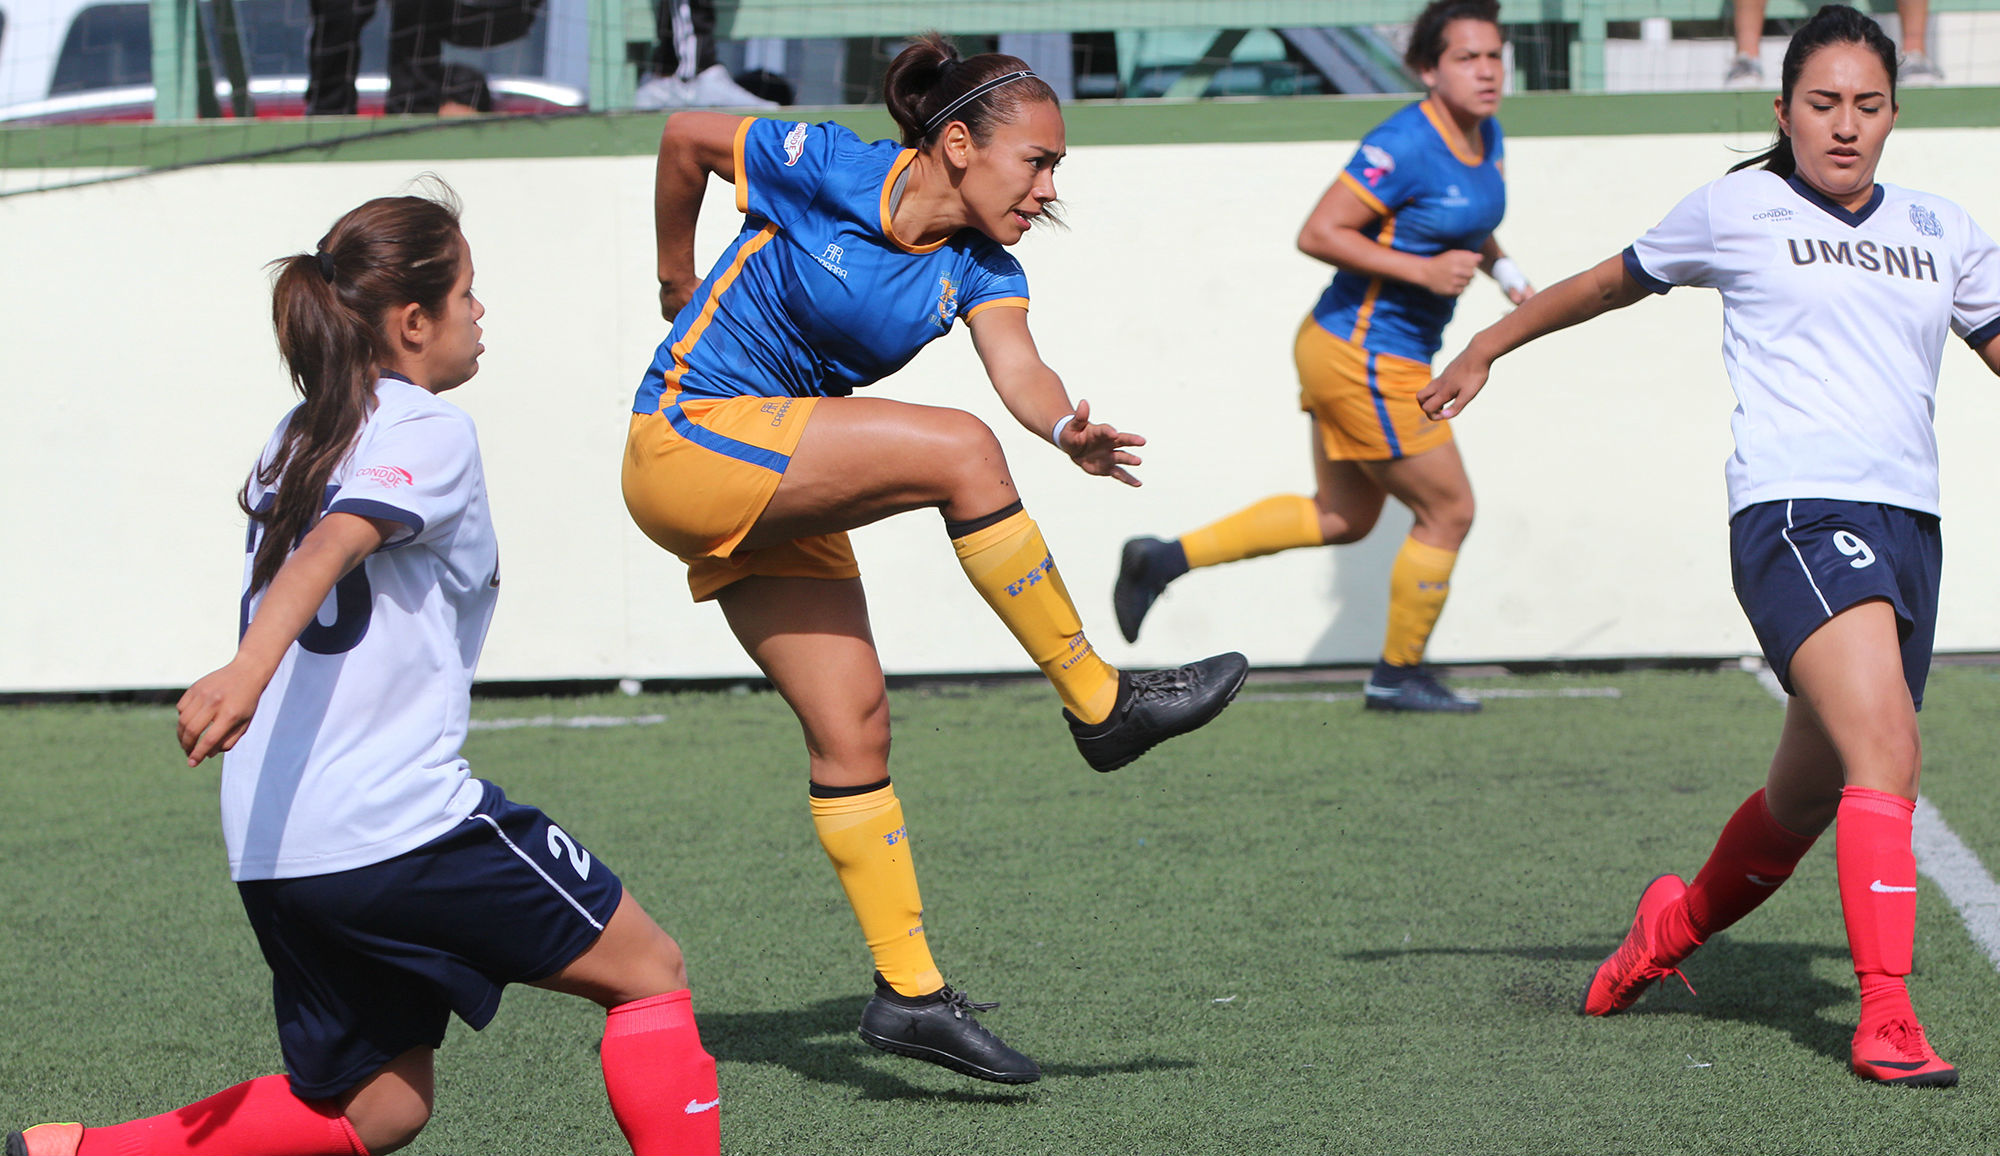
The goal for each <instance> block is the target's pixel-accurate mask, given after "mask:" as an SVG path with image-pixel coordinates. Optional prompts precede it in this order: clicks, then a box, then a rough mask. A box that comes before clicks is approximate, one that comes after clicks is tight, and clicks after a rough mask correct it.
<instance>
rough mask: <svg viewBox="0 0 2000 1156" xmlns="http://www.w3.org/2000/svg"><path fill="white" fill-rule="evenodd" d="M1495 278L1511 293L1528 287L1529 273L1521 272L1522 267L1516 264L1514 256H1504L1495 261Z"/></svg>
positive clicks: (1501, 286)
mask: <svg viewBox="0 0 2000 1156" xmlns="http://www.w3.org/2000/svg"><path fill="white" fill-rule="evenodd" d="M1493 279H1494V280H1495V281H1498V282H1499V283H1500V288H1502V289H1505V290H1506V291H1507V292H1509V293H1518V292H1520V291H1521V290H1523V289H1526V288H1527V287H1528V275H1527V274H1526V273H1523V272H1521V267H1520V266H1519V265H1516V264H1514V258H1512V257H1502V258H1500V259H1499V260H1498V261H1495V262H1493Z"/></svg>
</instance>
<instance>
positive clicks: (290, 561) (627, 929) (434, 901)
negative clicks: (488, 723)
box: [6, 190, 720, 1156]
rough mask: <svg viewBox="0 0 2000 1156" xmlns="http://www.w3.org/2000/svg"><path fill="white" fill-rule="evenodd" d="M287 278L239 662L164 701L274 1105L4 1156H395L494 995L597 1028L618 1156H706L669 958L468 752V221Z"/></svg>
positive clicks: (483, 588) (659, 935) (330, 257)
mask: <svg viewBox="0 0 2000 1156" xmlns="http://www.w3.org/2000/svg"><path fill="white" fill-rule="evenodd" d="M440 195H441V196H444V197H448V196H449V191H448V190H441V191H440ZM276 267H277V269H278V273H277V277H276V285H275V289H274V302H273V308H272V313H273V316H274V319H275V321H276V325H277V330H278V348H279V350H280V352H281V353H282V354H283V355H284V358H285V361H286V363H287V364H288V365H289V366H290V369H291V376H292V381H293V383H294V384H295V385H296V386H297V387H298V389H299V392H300V393H302V394H303V395H304V397H305V401H304V402H303V403H302V404H300V405H299V406H298V407H297V408H295V409H294V410H292V412H291V413H289V414H287V415H286V417H285V419H284V420H283V421H281V422H280V423H279V424H278V429H277V432H276V433H274V434H273V435H272V437H271V440H270V443H269V445H267V446H266V448H265V450H264V452H263V454H262V456H261V457H259V459H258V461H257V466H256V468H255V470H254V471H253V472H252V474H251V476H250V479H249V480H248V481H247V482H246V483H245V484H244V487H243V493H242V495H241V502H242V505H243V509H244V511H245V512H246V513H248V514H249V516H250V525H251V532H250V545H249V550H250V558H249V560H248V562H247V564H246V566H245V584H244V595H243V632H242V643H241V645H240V647H239V648H238V650H237V652H236V657H235V659H234V660H233V661H231V662H230V663H229V665H227V666H225V667H223V668H222V669H221V670H218V671H215V672H214V673H212V674H209V675H207V676H205V677H203V678H202V679H201V680H200V681H198V682H196V683H195V684H194V685H193V686H192V687H190V688H189V689H188V692H187V693H186V694H185V695H183V696H182V698H181V700H180V726H179V738H180V743H181V747H182V749H183V750H185V751H186V752H187V756H188V765H189V766H194V765H196V764H198V763H200V762H201V761H202V760H203V759H206V758H208V757H209V756H210V755H213V754H215V753H217V752H220V751H227V752H229V753H228V755H227V757H226V758H224V760H223V770H222V821H223V834H224V836H225V839H226V841H227V843H228V847H229V865H230V874H231V875H232V876H233V877H234V878H235V879H236V881H237V886H238V888H239V889H240V891H241V893H242V897H243V906H244V909H245V910H246V911H247V912H248V913H249V916H250V923H251V926H252V927H253V928H255V929H256V932H257V939H258V942H259V944H260V945H261V946H262V948H263V950H264V958H265V960H266V961H267V962H268V963H269V964H270V966H271V970H272V973H273V977H274V983H273V985H272V991H273V997H274V1002H275V1004H276V1009H277V1018H278V1039H279V1043H280V1046H281V1048H282V1051H283V1053H284V1057H285V1068H286V1071H287V1073H288V1074H289V1078H288V1077H287V1076H277V1075H273V1076H265V1077H263V1078H261V1079H257V1080H252V1081H250V1082H248V1083H245V1084H239V1085H237V1086H236V1087H233V1088H230V1089H227V1090H226V1091H223V1092H219V1093H217V1094H216V1095H214V1096H211V1097H209V1098H208V1099H206V1100H202V1101H200V1102H198V1103H195V1104H191V1105H189V1106H187V1107H185V1108H180V1109H177V1110H175V1111H172V1112H168V1113H166V1114H165V1115H161V1116H154V1117H151V1118H149V1119H143V1120H134V1121H131V1122H129V1123H125V1124H118V1125H113V1126H111V1127H90V1128H85V1127H83V1126H81V1125H78V1124H44V1125H41V1126H39V1127H35V1128H30V1129H28V1130H27V1132H25V1133H14V1134H12V1135H10V1136H9V1137H8V1138H7V1142H6V1143H7V1147H6V1151H7V1153H8V1156H100V1154H115V1156H125V1154H131V1156H138V1154H144V1156H169V1154H172V1153H204V1154H209V1156H223V1154H228V1153H241V1154H242V1156H313V1154H320V1153H326V1154H343V1156H344V1154H349V1153H352V1154H356V1156H365V1154H367V1153H378V1154H379V1153H383V1152H392V1151H394V1150H396V1149H398V1148H401V1147H402V1146H403V1145H405V1144H407V1143H409V1142H410V1140H411V1139H413V1138H414V1137H415V1136H416V1134H417V1132H418V1131H419V1130H420V1129H421V1128H423V1126H424V1124H425V1122H426V1121H427V1120H428V1119H429V1117H430V1112H431V1090H432V1074H431V1061H432V1055H433V1053H434V1052H435V1051H436V1049H437V1047H438V1045H439V1044H440V1043H441V1042H443V1039H444V1031H445V1025H446V1021H447V1020H448V1019H449V1018H450V1015H451V1013H452V1012H457V1013H458V1015H459V1017H460V1018H461V1019H463V1020H465V1021H466V1022H467V1023H469V1024H471V1025H472V1026H473V1027H475V1028H480V1027H484V1026H485V1025H486V1023H487V1021H488V1020H490V1019H491V1018H492V1017H493V1013H494V1011H495V1009H496V1008H497V1007H498V1005H499V1002H500V993H501V989H502V988H503V987H505V985H507V984H509V983H530V984H534V985H535V986H537V987H545V988H549V989H551V990H554V991H563V992H570V993H572V994H575V995H580V996H583V997H584V998H586V999H590V1000H593V1001H595V1002H597V1003H599V1004H601V1005H603V1006H604V1007H605V1008H606V1009H607V1011H608V1015H607V1016H606V1018H605V1024H604V1040H603V1045H602V1048H601V1051H602V1063H603V1068H604V1081H605V1088H606V1090H607V1091H608V1092H609V1094H610V1099H611V1108H612V1112H613V1113H614V1114H615V1115H616V1117H617V1119H618V1124H619V1127H620V1128H622V1129H623V1130H624V1132H625V1136H626V1139H627V1140H628V1141H629V1142H630V1143H631V1145H632V1151H633V1152H634V1153H654V1154H673V1153H699V1152H711V1153H712V1152H716V1151H718V1149H719V1145H720V1140H719V1132H718V1129H717V1124H716V1118H717V1104H718V1100H719V1097H718V1096H717V1094H716V1081H715V1061H714V1060H713V1059H711V1058H710V1057H709V1055H708V1053H707V1052H705V1051H703V1049H702V1046H701V1040H700V1038H699V1036H698V1035H697V1033H696V1030H695V1022H694V1016H693V1014H692V1013H691V1012H690V1010H689V1005H688V992H687V974H686V970H685V968H684V966H683V964H682V961H681V954H680V949H679V948H678V947H677V946H675V944H674V941H673V940H672V939H670V938H668V937H667V935H666V933H665V932H663V931H661V930H660V929H659V927H657V926H656V925H655V924H654V923H653V921H652V920H651V919H650V918H649V917H648V916H647V915H646V913H645V912H644V911H643V910H641V909H640V907H639V904H638V902H637V901H636V900H634V899H633V898H632V897H631V896H630V895H628V894H626V893H625V890H624V888H623V886H622V885H621V884H620V883H619V881H618V877H617V876H616V875H614V874H613V873H612V872H611V870H610V869H609V868H608V867H607V866H606V865H605V864H604V863H603V862H602V861H600V860H598V859H597V858H596V857H594V856H593V855H592V854H591V853H590V852H589V851H588V850H586V849H584V847H583V846H582V845H581V844H579V843H578V842H577V840H576V839H575V837H574V836H572V835H570V834H569V833H568V832H566V831H564V830H563V829H562V828H561V827H558V826H557V825H556V824H555V823H554V822H552V821H551V820H550V819H549V817H548V816H546V815H544V814H543V813H542V812H540V811H538V810H536V809H535V808H533V807H530V806H525V805H523V804H521V803H516V802H512V801H510V800H509V799H508V798H507V797H506V796H505V795H504V794H503V793H502V792H501V790H500V788H498V787H496V786H494V785H493V784H491V783H488V782H484V781H482V780H479V779H476V778H473V777H471V775H470V774H469V773H468V768H467V766H466V762H465V759H464V758H463V757H461V756H460V754H459V745H460V743H461V742H462V741H463V740H464V738H465V733H466V723H467V715H468V711H469V707H470V702H471V699H470V688H471V685H472V672H473V666H474V663H475V661H476V659H477V657H478V654H479V648H480V645H481V643H482V642H483V641H484V639H485V636H486V627H487V623H488V622H489V621H490V620H491V618H492V614H493V605H494V601H495V599H496V598H497V596H498V594H499V585H500V575H499V551H498V547H497V545H496V544H495V541H494V536H493V523H492V519H491V517H490V515H489V514H488V511H487V503H486V484H485V476H484V473H483V471H482V468H481V465H480V458H479V443H478V441H477V438H476V436H475V434H474V431H473V427H472V421H471V419H470V418H468V417H467V416H466V415H465V413H464V412H463V411H461V410H459V409H458V408H457V407H455V406H452V405H450V404H449V403H447V402H445V401H443V400H441V399H440V398H439V397H438V396H437V395H439V394H441V393H443V392H445V391H446V390H449V389H453V388H455V387H457V386H459V385H462V384H464V383H465V382H466V380H467V379H469V378H471V377H472V375H473V374H474V373H475V372H477V371H478V368H479V355H480V353H481V352H483V351H484V349H485V347H484V346H482V345H481V344H480V343H479V338H480V326H479V319H480V317H481V315H482V314H483V313H484V312H485V309H484V307H483V306H481V305H480V303H479V302H478V300H477V299H476V298H474V297H473V294H472V254H471V251H470V249H469V248H467V246H466V242H465V239H464V237H463V236H462V235H461V234H460V232H459V226H458V211H457V208H456V206H455V205H453V204H451V203H449V202H448V201H442V200H431V199H426V198H423V197H414V196H409V197H392V198H383V199H380V200H374V201H370V202H368V203H367V204H365V205H362V206H361V207H360V208H358V209H355V210H354V211H352V212H350V213H348V214H347V215H346V216H344V217H342V218H341V219H340V220H339V221H337V222H336V223H335V224H334V226H333V228H332V230H331V231H329V232H328V233H327V234H326V236H325V237H324V238H322V239H321V240H320V243H319V250H318V252H316V253H312V254H298V255H295V256H292V257H288V258H285V259H284V260H282V261H279V262H277V263H276ZM329 612H330V613H329ZM524 1147H526V1148H528V1149H537V1148H540V1149H559V1148H560V1147H561V1145H560V1144H559V1143H543V1144H535V1143H526V1144H524Z"/></svg>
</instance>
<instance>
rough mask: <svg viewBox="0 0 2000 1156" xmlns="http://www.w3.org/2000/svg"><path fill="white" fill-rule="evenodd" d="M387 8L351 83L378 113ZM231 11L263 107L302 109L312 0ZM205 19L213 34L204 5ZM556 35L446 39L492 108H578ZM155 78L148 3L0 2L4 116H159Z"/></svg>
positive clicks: (260, 1) (0, 114)
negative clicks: (492, 40) (462, 44)
mask: <svg viewBox="0 0 2000 1156" xmlns="http://www.w3.org/2000/svg"><path fill="white" fill-rule="evenodd" d="M388 7H389V6H388V4H387V3H383V4H381V5H380V10H379V11H378V12H377V13H376V15H375V18H374V19H373V20H370V21H369V22H368V25H367V27H366V28H364V29H363V31H362V35H361V72H360V75H359V77H358V78H357V80H356V82H355V87H356V89H357V90H358V91H359V94H360V109H359V111H360V114H361V115H363V116H379V115H381V113H382V103H383V97H384V95H385V93H386V92H387V90H388V86H389V83H388V79H387V77H386V76H385V75H384V72H383V70H384V66H385V61H386V60H387V59H388V38H389V31H388V28H389V15H388ZM235 9H236V17H237V22H238V26H239V29H240V32H241V37H242V42H243V50H244V57H245V63H246V67H247V68H248V70H249V73H250V93H251V97H252V100H253V102H254V105H255V108H256V114H257V115H258V116H259V117H267V116H268V117H286V116H301V115H303V114H304V112H305V90H306V38H307V35H308V30H309V29H310V28H311V24H312V17H311V8H310V6H309V3H308V0H236V3H235ZM203 16H204V26H205V30H206V31H207V32H208V34H209V35H210V37H211V38H212V37H213V36H214V26H213V21H212V20H210V19H208V18H207V17H208V10H207V8H206V6H204V9H203ZM551 39H552V38H551V37H550V36H549V34H548V21H547V20H542V21H538V22H536V24H535V25H534V26H533V27H531V28H530V29H529V30H528V31H527V33H526V34H525V35H524V36H522V37H521V38H520V39H518V40H515V41H513V42H512V43H509V44H505V45H502V46H500V47H498V48H491V49H486V50H483V51H474V50H468V49H451V48H448V49H447V52H446V59H447V61H457V62H459V63H462V64H465V65H468V66H470V67H473V68H477V69H479V70H480V71H481V72H483V73H485V75H486V80H487V87H488V88H490V89H491V90H492V93H493V111H495V112H503V113H534V112H555V111H563V110H568V109H576V108H581V107H583V106H584V105H585V104H586V103H587V102H586V97H585V94H584V92H583V91H582V89H581V88H579V87H575V86H572V85H568V84H562V83H558V82H556V81H554V80H551V79H549V74H550V73H551V72H556V71H568V72H569V73H570V74H571V75H575V74H576V73H577V70H576V69H575V68H574V67H571V68H569V69H566V70H564V69H562V68H561V67H560V64H559V62H557V61H556V60H555V59H554V58H553V57H554V54H553V53H552V51H551V48H552V45H551V43H550V41H551ZM554 39H561V38H554ZM218 59H219V57H218ZM152 80H153V29H152V15H151V9H150V7H149V5H147V4H146V3H145V2H144V0H0V124H8V125H24V124H68V123H82V122H102V121H135V120H151V119H152V116H153V97H154V93H153V84H152ZM216 92H217V96H218V99H219V101H220V103H221V105H222V108H223V111H224V114H225V115H227V113H228V109H229V82H228V81H227V80H226V79H223V78H221V77H219V76H218V78H217V82H216Z"/></svg>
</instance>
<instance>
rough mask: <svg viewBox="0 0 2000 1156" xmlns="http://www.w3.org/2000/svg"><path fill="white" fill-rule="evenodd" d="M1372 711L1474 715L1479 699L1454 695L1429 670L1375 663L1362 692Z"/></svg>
mask: <svg viewBox="0 0 2000 1156" xmlns="http://www.w3.org/2000/svg"><path fill="white" fill-rule="evenodd" d="M1361 695H1362V698H1363V700H1364V702H1365V704H1366V705H1367V707H1368V709H1369V710H1395V711H1418V712H1422V713H1426V714H1475V713H1477V712H1478V710H1479V708H1480V706H1481V705H1482V704H1481V703H1480V701H1479V700H1478V699H1476V698H1469V697H1467V696H1465V695H1462V694H1458V693H1456V692H1454V691H1453V690H1452V689H1451V688H1450V687H1447V686H1445V685H1444V684H1443V683H1441V682H1439V681H1438V680H1437V676H1436V675H1434V674H1432V673H1431V671H1430V668H1429V667H1427V666H1390V665H1389V664H1387V663H1376V664H1375V671H1374V673H1373V674H1370V675H1369V676H1368V681H1367V683H1365V684H1364V685H1363V686H1362V688H1361Z"/></svg>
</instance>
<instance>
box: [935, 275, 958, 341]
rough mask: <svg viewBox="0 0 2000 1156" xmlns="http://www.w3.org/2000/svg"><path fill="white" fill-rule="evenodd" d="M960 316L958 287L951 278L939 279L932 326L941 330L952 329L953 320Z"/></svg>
mask: <svg viewBox="0 0 2000 1156" xmlns="http://www.w3.org/2000/svg"><path fill="white" fill-rule="evenodd" d="M957 316H958V286H956V285H954V284H952V283H951V278H950V277H939V278H938V299H937V307H936V308H934V309H932V310H931V324H932V325H935V326H937V327H938V328H939V329H950V328H951V322H952V318H954V317H957Z"/></svg>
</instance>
